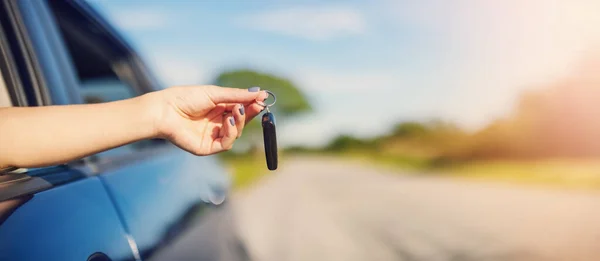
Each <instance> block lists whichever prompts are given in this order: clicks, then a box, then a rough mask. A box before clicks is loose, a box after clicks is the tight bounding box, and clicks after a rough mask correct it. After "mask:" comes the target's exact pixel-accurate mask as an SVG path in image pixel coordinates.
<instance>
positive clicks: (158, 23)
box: [109, 9, 169, 31]
mask: <svg viewBox="0 0 600 261" xmlns="http://www.w3.org/2000/svg"><path fill="white" fill-rule="evenodd" d="M109 16H110V20H111V21H113V22H114V23H115V25H116V26H118V27H119V28H121V29H123V30H131V31H141V30H144V31H145V30H156V29H162V28H165V27H166V26H167V25H168V22H169V17H168V16H167V15H166V14H165V12H160V11H158V10H154V9H136V10H122V11H117V12H114V13H110V14H109Z"/></svg>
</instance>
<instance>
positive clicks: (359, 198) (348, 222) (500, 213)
mask: <svg viewBox="0 0 600 261" xmlns="http://www.w3.org/2000/svg"><path fill="white" fill-rule="evenodd" d="M233 202H234V203H233V204H234V206H235V211H236V219H237V222H238V224H239V230H240V233H241V236H242V237H243V239H244V240H245V241H246V244H247V246H248V251H249V253H250V255H251V256H252V257H253V258H254V259H255V260H258V261H287V260H290V261H293V260H298V261H300V260H340V261H353V260H456V261H466V260H527V261H535V260H600V194H599V193H591V192H567V191H557V190H543V189H532V188H524V187H518V186H511V185H502V184H493V183H483V182H474V181H466V180H457V179H449V178H441V177H431V176H429V177H423V176H421V177H416V176H408V175H398V174H397V173H393V172H390V171H385V170H381V169H377V168H372V167H369V166H367V165H363V164H359V163H351V162H347V161H333V160H327V159H309V158H300V159H294V160H291V161H288V162H287V164H286V165H284V166H282V168H281V169H280V170H279V171H278V172H277V173H275V174H273V175H271V176H270V177H269V178H267V179H266V180H264V181H262V182H260V183H259V184H258V185H257V186H255V187H253V188H250V189H248V190H246V191H242V192H241V193H238V194H236V195H235V196H234V200H233Z"/></svg>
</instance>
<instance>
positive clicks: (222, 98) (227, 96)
mask: <svg viewBox="0 0 600 261" xmlns="http://www.w3.org/2000/svg"><path fill="white" fill-rule="evenodd" d="M259 90H260V88H259V87H252V88H249V89H247V90H245V89H237V88H226V87H219V86H208V87H207V88H206V93H207V94H208V97H210V99H211V100H212V102H213V103H215V104H219V103H243V104H248V103H251V102H254V101H256V100H257V99H259V98H260V97H264V95H262V93H263V92H260V91H259Z"/></svg>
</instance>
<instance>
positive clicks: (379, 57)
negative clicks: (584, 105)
mask: <svg viewBox="0 0 600 261" xmlns="http://www.w3.org/2000/svg"><path fill="white" fill-rule="evenodd" d="M89 2H90V3H91V4H92V5H93V6H95V7H96V8H97V9H98V10H99V11H100V12H101V13H103V14H105V15H106V16H107V17H108V20H109V21H111V22H112V23H113V24H114V25H115V26H116V27H117V28H119V29H120V30H121V31H122V32H123V33H124V34H125V36H126V38H127V39H128V40H129V42H130V43H131V44H132V45H133V46H134V47H136V48H137V49H138V51H139V52H140V53H141V54H142V56H143V57H144V59H145V60H146V61H147V62H148V63H149V64H150V66H151V68H152V69H153V70H154V71H155V73H156V74H157V76H158V77H159V78H160V79H161V80H162V81H163V82H164V83H165V84H166V85H183V84H211V83H212V82H213V80H214V78H215V77H216V76H217V75H218V74H219V73H220V72H222V71H224V70H230V69H238V68H252V69H256V70H259V71H262V72H267V73H273V74H276V75H280V76H283V77H286V78H289V79H291V80H292V81H293V82H294V83H296V84H297V85H298V86H299V87H300V88H301V89H302V91H303V92H304V93H305V94H306V95H307V96H308V97H309V99H310V102H311V103H312V104H313V105H314V108H315V110H314V112H313V113H311V114H307V115H303V116H300V117H297V118H294V119H289V120H288V121H285V122H281V121H278V138H279V140H280V141H281V143H282V144H283V145H309V146H317V145H323V144H325V143H327V142H328V141H329V140H331V139H332V138H333V137H335V136H336V135H339V134H351V135H356V136H359V137H370V136H375V135H380V134H384V133H386V132H388V131H390V130H391V128H393V127H394V125H395V124H397V123H398V122H401V121H407V120H419V121H427V120H432V119H439V120H446V121H451V122H455V123H456V124H458V125H459V126H461V127H463V128H465V129H466V130H470V131H475V130H477V129H480V128H482V127H485V126H486V124H489V123H490V122H491V121H493V120H495V119H497V118H499V117H504V116H507V115H509V114H510V113H511V110H512V109H513V108H514V106H515V104H516V102H517V101H518V97H519V95H520V94H522V93H523V92H524V91H527V90H530V89H536V88H539V87H540V86H544V85H545V84H548V83H551V82H553V81H556V80H558V79H561V78H564V77H567V76H568V75H569V73H570V72H571V71H573V70H574V69H575V68H576V67H577V66H578V64H580V63H581V62H582V61H583V60H585V59H589V57H593V56H595V57H598V55H599V54H600V52H599V47H600V15H598V14H600V1H597V0H569V1H566V0H526V1H520V0H505V1H492V0H456V1H447V0H415V1H406V0H397V1H390V0H370V1H367V0H362V1H313V0H307V1H290V0H280V1H274V0H273V1H266V0H264V1H260V0H258V1H191V0H189V1H184V0H171V1H166V0H163V1H156V0H154V1H153V0H146V1H141V0H140V1H125V0H89Z"/></svg>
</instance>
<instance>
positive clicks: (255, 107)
mask: <svg viewBox="0 0 600 261" xmlns="http://www.w3.org/2000/svg"><path fill="white" fill-rule="evenodd" d="M264 109H265V107H263V106H262V105H259V104H257V103H253V104H250V105H248V106H246V123H248V122H250V121H251V120H252V119H254V117H256V115H258V114H259V113H260V112H261V111H263V110H264Z"/></svg>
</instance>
